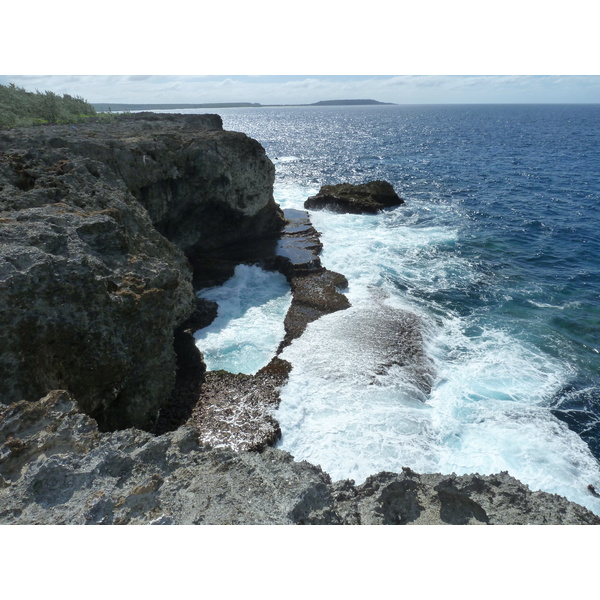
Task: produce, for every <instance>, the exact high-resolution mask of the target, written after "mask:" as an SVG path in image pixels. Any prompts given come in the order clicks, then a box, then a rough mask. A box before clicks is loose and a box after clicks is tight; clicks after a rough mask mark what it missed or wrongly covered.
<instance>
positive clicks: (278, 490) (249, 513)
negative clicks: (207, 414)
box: [0, 391, 600, 525]
mask: <svg viewBox="0 0 600 600" xmlns="http://www.w3.org/2000/svg"><path fill="white" fill-rule="evenodd" d="M0 523H2V524H44V523H48V524H49V523H52V524H61V523H64V524H94V523H99V524H157V525H158V524H160V525H166V524H223V525H224V524H513V523H514V524H516V523H523V524H525V523H529V524H534V523H540V524H599V523H600V518H599V517H597V516H596V515H594V514H593V513H591V512H589V511H588V510H586V509H585V508H583V507H581V506H579V505H577V504H574V503H572V502H568V501H567V500H565V499H564V498H562V497H560V496H556V495H552V494H547V493H544V492H531V491H530V490H529V489H528V488H527V487H526V486H524V485H523V484H521V483H519V482H518V481H517V480H515V479H513V478H512V477H510V476H508V475H507V474H505V473H501V474H499V475H490V476H485V477H482V476H478V475H467V476H462V477H457V476H454V475H450V476H443V475H439V474H434V475H418V474H416V473H413V472H412V471H410V470H408V469H405V470H404V472H403V473H400V474H393V473H380V474H378V475H375V476H373V477H370V478H369V479H368V480H367V481H366V482H365V483H364V484H362V485H360V486H356V485H354V484H353V482H351V481H340V482H336V483H332V482H331V480H330V478H329V476H328V475H327V474H326V473H323V471H322V470H321V469H320V468H319V467H316V466H313V465H310V464H308V463H306V462H295V461H294V460H293V458H292V457H291V456H290V455H289V454H288V453H286V452H283V451H280V450H276V449H273V448H266V449H265V450H264V451H263V452H261V453H258V452H234V451H233V450H230V449H228V448H217V449H215V448H210V447H208V446H206V445H203V444H201V443H199V439H198V433H197V432H196V431H195V430H194V429H193V428H190V427H181V428H179V429H178V430H176V431H174V432H170V433H165V434H163V435H161V436H153V435H152V434H150V433H147V432H144V431H140V430H137V429H127V430H122V431H116V432H112V433H101V432H99V431H98V428H97V426H96V423H95V422H94V421H93V420H92V419H91V418H90V417H88V416H87V415H85V414H84V413H82V412H80V411H79V409H78V406H77V403H76V401H75V400H74V399H73V398H72V397H71V396H70V395H69V394H68V393H67V392H64V391H53V392H51V393H50V394H48V395H47V396H45V397H44V398H42V399H40V400H38V401H36V402H25V401H23V402H18V403H15V404H13V405H11V406H4V407H1V408H0Z"/></svg>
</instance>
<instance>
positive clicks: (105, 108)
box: [92, 99, 394, 112]
mask: <svg viewBox="0 0 600 600" xmlns="http://www.w3.org/2000/svg"><path fill="white" fill-rule="evenodd" d="M392 104H394V103H393V102H379V101H378V100H363V99H361V100H354V99H350V100H320V101H319V102H313V103H311V104H260V103H258V102H216V103H215V102H212V103H205V104H124V103H116V102H94V103H92V106H93V107H94V108H95V109H96V110H97V111H98V112H111V111H115V112H120V111H138V110H175V109H182V108H268V107H273V106H375V105H377V106H385V105H392Z"/></svg>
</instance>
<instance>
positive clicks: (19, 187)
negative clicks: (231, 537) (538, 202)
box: [0, 114, 600, 524]
mask: <svg viewBox="0 0 600 600" xmlns="http://www.w3.org/2000/svg"><path fill="white" fill-rule="evenodd" d="M273 178H274V169H273V165H272V163H271V162H270V160H269V159H268V158H267V157H266V155H265V152H264V150H263V148H262V147H261V146H260V145H259V144H258V143H257V142H255V141H254V140H251V139H249V138H247V137H246V136H245V135H243V134H240V133H234V132H227V131H223V129H222V125H221V120H220V118H219V117H218V116H216V115H189V116H181V115H170V116H159V115H150V114H145V115H144V114H142V115H131V116H128V117H125V118H120V119H116V120H115V121H114V122H109V123H89V124H86V125H81V126H79V125H78V126H76V127H75V126H52V127H43V128H32V129H23V130H15V131H8V132H0V250H1V252H0V523H114V524H116V523H155V524H169V523H219V524H225V523H273V524H275V523H282V524H283V523H285V524H289V523H314V524H317V523H321V524H330V523H331V524H358V523H368V524H371V523H372V524H374V523H382V524H391V523H394V524H409V523H416V524H419V523H456V524H463V523H482V524H483V523H485V524H493V523H595V524H597V523H599V522H600V519H599V518H598V517H596V516H595V515H593V514H592V513H590V512H589V511H587V510H586V509H584V508H582V507H580V506H578V505H575V504H573V503H571V502H568V501H567V500H565V499H564V498H561V497H558V496H553V495H550V494H545V493H542V492H531V491H530V490H529V489H528V488H527V487H526V486H524V485H522V484H521V483H519V482H518V481H516V480H514V479H513V478H511V477H509V476H508V475H507V474H499V475H494V476H487V477H481V476H478V475H469V476H463V477H456V476H442V475H418V474H416V473H413V472H412V471H410V470H408V469H405V470H404V471H403V472H402V473H400V474H392V473H380V474H378V475H374V476H373V477H371V478H369V479H368V480H367V481H366V482H365V483H364V484H363V485H360V486H356V485H354V483H353V482H351V481H341V482H332V481H331V480H330V478H329V477H328V475H327V474H325V473H323V472H322V471H321V469H320V468H319V467H316V466H313V465H310V464H308V463H306V462H302V463H298V462H295V461H294V460H293V457H291V456H290V455H289V454H287V453H285V452H282V451H279V450H276V449H273V448H270V447H265V443H269V442H265V440H269V441H270V443H272V442H273V441H274V440H275V439H277V434H278V426H277V423H276V422H275V421H274V419H273V418H272V415H271V413H270V409H271V407H272V406H276V404H277V397H278V392H277V389H278V386H280V385H282V383H283V382H284V381H285V379H286V377H287V372H288V370H289V367H290V365H289V364H287V363H285V361H281V360H279V359H275V360H274V361H272V363H271V364H270V365H268V367H267V368H265V370H263V371H262V372H260V373H259V374H258V375H257V376H255V377H250V376H234V375H232V374H223V373H221V374H218V373H213V374H209V376H207V377H205V374H204V365H203V363H202V359H201V356H200V354H199V353H198V352H197V350H196V348H195V346H194V343H193V338H192V336H191V332H192V331H193V330H194V328H198V327H201V326H204V325H206V323H208V322H210V320H211V318H212V316H213V315H214V310H215V307H214V306H210V305H207V304H199V303H198V301H197V299H196V297H195V295H194V286H195V285H200V284H207V283H210V282H217V281H221V280H223V279H224V278H226V277H227V276H228V274H230V273H231V271H232V269H233V267H234V266H235V264H237V263H238V262H242V261H257V262H259V263H260V264H263V265H264V266H265V267H267V268H277V269H279V270H281V271H282V272H284V273H285V274H286V276H287V277H288V279H289V281H290V285H291V287H292V292H293V294H294V299H293V302H292V307H291V309H290V312H289V314H288V317H287V318H286V338H285V339H284V340H283V341H282V347H283V346H284V345H285V344H287V343H289V341H290V340H291V339H293V338H294V337H297V336H298V335H301V334H302V331H303V330H304V327H305V326H306V324H307V323H308V322H310V321H312V320H314V319H316V318H318V317H319V316H320V315H322V314H326V313H327V312H331V311H334V310H343V309H344V308H346V307H347V306H348V302H347V299H346V298H345V297H344V296H343V294H340V292H339V288H340V287H341V286H343V285H344V284H345V279H344V278H343V276H341V275H339V274H335V273H331V272H329V271H327V270H326V269H323V267H322V266H321V265H320V262H319V260H318V257H317V255H318V251H319V249H320V242H319V240H318V237H317V235H316V232H315V231H314V229H312V227H311V225H310V222H309V220H308V219H307V217H306V215H305V214H299V213H296V214H287V215H286V216H285V217H284V215H283V214H282V212H281V210H280V209H279V207H278V206H277V205H276V204H275V202H274V201H273V195H272V193H273ZM284 225H285V228H284V230H283V232H282V231H281V230H282V227H283V226H284ZM240 392H243V393H241V394H240ZM238 397H243V398H245V401H238V400H236V398H238ZM244 402H245V403H244ZM193 403H196V404H195V405H194V406H192V404H193ZM192 408H193V411H192ZM159 415H160V418H159ZM219 415H221V416H222V415H225V416H226V418H224V419H223V418H221V417H220V416H219ZM232 415H233V416H232ZM236 415H237V416H236ZM234 417H235V418H234ZM188 418H189V420H188V422H187V424H185V425H181V426H179V424H180V423H183V422H184V421H185V420H186V419H188ZM217 421H218V423H217ZM224 423H226V425H223V424H224ZM157 429H158V431H159V432H160V433H161V435H156V432H157ZM263 429H265V432H264V433H263V432H262V430H263ZM223 440H225V442H223ZM222 442H223V443H226V445H228V446H229V447H228V448H216V447H214V446H215V445H216V444H217V443H218V444H221V443H222ZM232 448H237V449H238V450H239V451H237V452H236V451H235V450H234V449H232ZM245 448H246V449H255V450H254V451H247V450H244V449H245ZM256 449H259V450H260V451H256Z"/></svg>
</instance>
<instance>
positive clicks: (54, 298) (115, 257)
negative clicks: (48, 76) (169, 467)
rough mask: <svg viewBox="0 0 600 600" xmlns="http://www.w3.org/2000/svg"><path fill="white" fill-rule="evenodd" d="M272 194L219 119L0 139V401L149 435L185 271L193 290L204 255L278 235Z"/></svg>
mask: <svg viewBox="0 0 600 600" xmlns="http://www.w3.org/2000/svg"><path fill="white" fill-rule="evenodd" d="M273 178H274V168H273V165H272V163H271V161H270V160H269V159H268V158H267V157H266V155H265V152H264V150H263V148H262V147H261V146H260V145H259V144H258V143H257V142H256V141H254V140H251V139H250V138H248V137H246V136H245V135H244V134H241V133H234V132H227V131H223V129H222V124H221V119H220V117H218V116H217V115H193V116H189V117H185V118H182V117H178V116H171V115H169V116H160V117H159V116H157V115H134V116H131V117H129V118H125V119H119V120H118V121H115V122H114V123H109V124H106V123H103V124H94V123H91V124H87V125H85V126H77V127H75V126H54V127H41V128H30V129H22V130H16V131H12V132H2V133H0V243H1V245H2V253H1V258H0V306H1V307H2V308H1V313H0V347H1V348H2V354H1V356H0V401H1V402H3V403H5V404H9V403H11V402H14V401H17V400H33V399H37V398H39V397H41V396H43V395H44V394H46V393H47V392H48V391H49V390H51V389H58V388H60V389H68V390H70V391H71V392H72V393H73V394H74V395H75V396H76V397H77V399H78V402H79V403H80V405H81V407H82V408H83V409H84V410H85V412H86V413H88V414H89V415H91V416H92V417H94V418H95V419H96V420H97V421H98V423H99V424H100V426H101V428H103V429H114V428H123V427H128V426H132V425H135V426H137V427H142V428H146V429H150V428H152V427H153V425H154V423H155V421H156V418H157V413H158V410H159V409H160V407H161V406H162V405H164V404H165V403H166V402H167V400H168V399H169V397H170V394H171V392H172V390H173V389H174V387H175V375H176V360H177V358H176V352H175V349H174V344H175V342H176V340H175V336H174V332H176V331H177V330H178V328H179V326H180V325H182V324H183V323H184V321H185V320H186V319H187V318H188V317H189V316H190V315H191V314H192V312H193V310H194V308H195V306H196V304H195V296H194V294H193V289H192V269H191V267H190V260H188V259H192V261H194V259H195V264H196V266H197V269H196V270H197V272H198V273H199V274H200V275H201V272H202V268H201V265H202V261H201V260H199V259H198V258H197V257H199V256H201V255H202V254H203V253H207V252H210V251H214V250H215V249H218V248H220V247H222V246H227V245H228V244H231V243H233V242H241V241H245V240H251V239H255V238H264V237H265V236H267V235H268V234H269V233H273V232H276V231H278V230H279V229H280V228H281V226H282V224H283V218H282V214H281V211H280V210H279V208H278V207H277V205H276V204H275V202H274V200H273V196H272V190H273ZM186 256H187V259H186ZM175 346H176V344H175ZM179 346H182V344H179Z"/></svg>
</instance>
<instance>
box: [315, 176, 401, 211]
mask: <svg viewBox="0 0 600 600" xmlns="http://www.w3.org/2000/svg"><path fill="white" fill-rule="evenodd" d="M400 204H404V200H402V198H400V197H399V196H398V194H396V192H395V191H394V188H393V187H392V186H391V184H389V183H388V182H387V181H370V182H369V183H361V184H358V185H352V184H351V183H340V184H337V185H324V186H323V187H321V189H320V190H319V193H318V194H317V195H316V196H311V197H310V198H308V199H307V200H306V201H305V202H304V208H309V209H312V210H322V209H327V210H330V211H332V212H337V213H352V214H376V213H378V212H379V211H380V210H382V209H384V208H391V207H394V206H399V205H400Z"/></svg>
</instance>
